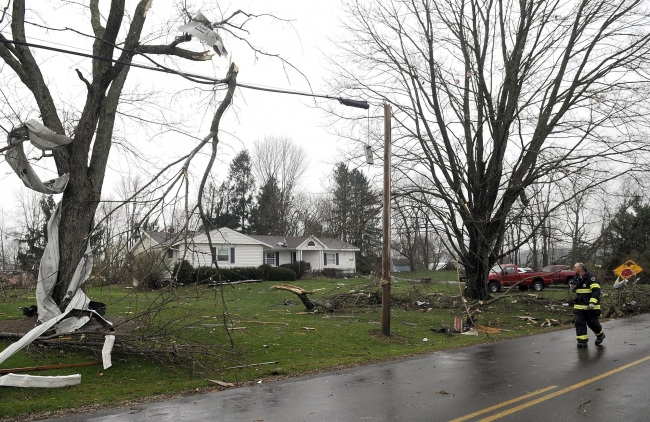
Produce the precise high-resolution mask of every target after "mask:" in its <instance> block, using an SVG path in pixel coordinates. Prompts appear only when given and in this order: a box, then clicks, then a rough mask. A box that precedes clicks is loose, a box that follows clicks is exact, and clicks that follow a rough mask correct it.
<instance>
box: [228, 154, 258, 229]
mask: <svg viewBox="0 0 650 422" xmlns="http://www.w3.org/2000/svg"><path fill="white" fill-rule="evenodd" d="M228 181H229V182H230V183H229V185H230V191H229V195H228V200H229V203H230V206H229V209H230V212H231V213H232V215H233V216H234V217H235V218H236V219H237V222H238V226H239V229H240V230H241V231H242V232H243V233H250V228H249V226H250V218H251V210H252V207H253V191H254V188H255V179H254V178H253V172H252V168H251V158H250V155H249V154H248V151H247V150H242V151H241V152H240V153H239V154H237V156H236V157H235V158H234V159H233V160H232V162H231V163H230V172H229V174H228Z"/></svg>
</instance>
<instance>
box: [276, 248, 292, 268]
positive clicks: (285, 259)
mask: <svg viewBox="0 0 650 422" xmlns="http://www.w3.org/2000/svg"><path fill="white" fill-rule="evenodd" d="M291 252H293V251H280V262H279V263H278V266H280V265H282V264H291Z"/></svg>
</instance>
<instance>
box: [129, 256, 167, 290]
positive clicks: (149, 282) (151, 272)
mask: <svg viewBox="0 0 650 422" xmlns="http://www.w3.org/2000/svg"><path fill="white" fill-rule="evenodd" d="M167 271H169V267H168V266H167V263H166V262H165V260H163V259H162V258H161V257H160V255H159V254H158V253H154V252H149V253H143V254H140V255H138V256H135V257H133V256H131V257H129V258H127V262H126V265H125V268H124V270H123V271H122V277H124V278H127V279H128V278H130V279H131V280H133V281H134V282H135V283H137V285H138V286H139V287H141V288H145V289H159V288H161V287H162V286H163V281H164V280H165V276H166V275H167Z"/></svg>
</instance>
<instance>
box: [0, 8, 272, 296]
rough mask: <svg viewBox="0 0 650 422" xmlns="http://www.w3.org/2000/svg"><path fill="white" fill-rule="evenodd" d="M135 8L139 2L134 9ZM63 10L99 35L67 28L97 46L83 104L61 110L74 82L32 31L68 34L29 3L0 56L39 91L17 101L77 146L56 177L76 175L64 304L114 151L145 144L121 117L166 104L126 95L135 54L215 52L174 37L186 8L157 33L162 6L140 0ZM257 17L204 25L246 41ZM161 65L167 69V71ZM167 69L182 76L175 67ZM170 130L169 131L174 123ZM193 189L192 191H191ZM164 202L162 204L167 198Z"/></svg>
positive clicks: (67, 220)
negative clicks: (151, 15)
mask: <svg viewBox="0 0 650 422" xmlns="http://www.w3.org/2000/svg"><path fill="white" fill-rule="evenodd" d="M133 3H135V4H134V5H133ZM61 7H62V8H65V9H66V11H68V12H69V13H77V12H79V13H81V14H82V15H84V16H87V17H88V18H89V23H90V27H91V28H92V34H84V33H82V32H81V31H79V30H78V29H76V28H73V29H71V28H66V29H65V31H69V32H74V33H75V34H76V35H78V36H79V39H80V40H87V41H88V43H89V44H91V45H92V58H91V59H89V60H88V61H89V62H91V63H92V66H89V67H88V70H85V69H84V68H81V69H75V73H76V75H77V76H78V78H79V80H80V81H81V83H82V85H81V86H83V87H84V88H85V89H84V92H83V94H82V96H85V99H83V101H81V103H80V104H78V105H70V106H65V107H64V106H62V105H61V104H62V103H64V102H65V100H64V99H61V98H57V97H55V96H56V95H59V94H60V93H61V92H62V91H67V90H66V89H60V88H59V86H60V85H59V84H60V83H70V81H68V80H67V79H68V78H65V79H66V80H63V81H62V80H60V78H59V75H58V74H54V73H51V74H50V73H48V72H50V71H49V69H48V68H47V67H46V66H45V63H41V62H39V61H40V60H41V59H40V57H42V56H41V55H39V54H35V53H34V50H33V49H32V48H30V45H29V41H30V40H29V38H28V29H30V28H48V29H50V30H52V31H54V30H56V31H63V29H61V28H52V27H49V26H48V24H47V22H43V21H42V19H43V15H42V14H41V13H39V12H38V11H35V10H31V9H27V8H26V1H25V0H14V1H13V2H12V8H11V13H7V14H6V15H3V18H4V19H7V20H8V21H5V22H8V23H7V25H5V26H3V27H2V28H1V30H2V33H0V58H1V59H2V60H3V61H4V64H5V65H6V66H5V68H4V70H5V71H4V73H3V78H4V79H3V80H4V81H5V82H6V81H11V82H12V83H13V84H15V85H16V92H17V91H20V89H26V90H27V91H28V92H29V93H31V98H30V99H28V100H25V99H24V98H23V97H21V96H19V95H15V97H16V101H22V102H23V103H25V104H21V105H22V106H23V108H24V109H25V110H38V114H40V118H41V119H42V122H43V124H44V125H45V126H47V127H48V128H50V129H51V130H53V131H55V132H57V133H59V134H65V133H68V134H70V137H71V138H73V142H72V143H71V144H69V145H68V146H66V147H64V148H60V149H58V150H56V151H54V160H55V163H56V172H57V173H58V175H63V174H66V173H67V174H69V182H68V185H67V188H66V189H65V191H64V193H63V198H62V207H61V210H62V211H61V220H60V239H59V250H60V263H59V266H58V269H59V271H58V277H57V280H58V281H57V284H56V286H55V289H54V292H53V295H52V296H53V299H54V300H55V301H56V302H57V303H60V302H61V301H62V300H63V297H64V295H65V293H66V291H67V285H68V283H69V281H70V279H71V276H72V274H73V271H74V270H75V268H76V266H77V264H78V262H79V261H80V259H81V257H82V255H83V251H84V250H85V248H86V243H87V241H88V239H89V237H90V234H91V231H92V230H93V223H94V222H93V219H94V216H95V211H96V209H97V206H98V204H99V202H100V198H101V193H102V187H103V183H104V179H105V175H106V170H107V163H108V159H109V154H110V152H111V149H112V148H113V147H115V146H117V145H120V146H122V147H123V148H125V149H126V150H129V151H130V153H131V155H132V156H137V155H138V149H137V146H136V145H137V144H136V143H135V142H125V141H126V138H128V137H127V136H126V135H125V134H124V133H120V131H118V130H116V123H123V122H120V119H126V120H128V118H127V117H125V116H127V114H128V112H130V111H132V110H134V109H136V108H137V107H142V106H143V105H145V104H146V103H148V104H150V105H153V106H156V107H159V104H160V99H156V98H154V97H155V95H153V94H151V95H150V96H148V95H145V94H143V93H140V92H138V91H137V89H135V88H132V87H130V88H129V89H134V91H133V93H132V94H131V95H128V94H127V92H128V89H127V90H126V91H125V90H124V88H125V85H126V82H127V76H128V75H129V71H130V69H131V66H130V65H131V64H132V61H133V57H134V56H136V55H144V56H145V57H147V58H149V59H150V62H153V64H155V65H158V63H156V61H155V60H153V59H151V58H150V56H159V57H162V58H164V59H165V60H167V59H168V58H175V59H177V60H190V61H205V60H210V59H211V58H212V54H211V53H210V52H208V51H193V50H191V49H189V48H182V45H184V44H185V43H189V42H190V41H191V40H192V37H190V36H189V35H187V34H183V35H180V36H178V37H174V35H176V34H177V31H176V28H177V26H178V25H179V24H180V23H183V21H186V20H187V19H188V17H189V11H187V10H184V9H183V10H178V12H180V13H179V14H177V16H175V17H173V18H172V19H170V20H169V22H168V23H167V24H166V25H163V28H161V29H156V28H147V27H146V23H147V17H148V12H150V8H152V7H159V6H157V3H156V2H153V3H152V2H151V0H138V1H137V2H129V4H127V2H126V0H114V1H112V2H110V4H108V5H105V6H104V5H102V6H101V7H100V2H99V0H89V1H88V2H64V3H63V4H62V5H61ZM162 7H165V6H164V5H163V6H162ZM127 9H129V10H127ZM216 9H219V8H218V7H217V8H216ZM197 11H198V10H196V11H195V12H197ZM255 18H256V16H255V15H251V14H248V13H244V12H242V11H241V10H237V11H235V12H234V13H232V14H230V15H228V16H224V17H223V18H222V19H221V20H218V21H215V22H204V23H205V24H207V25H209V26H210V27H212V28H215V29H218V30H220V31H224V32H227V33H229V34H230V35H231V36H232V37H233V38H241V39H244V38H246V37H247V36H248V31H247V26H248V24H249V22H251V21H252V20H255ZM36 21H40V22H41V23H39V24H38V25H35V26H34V25H31V24H32V23H34V22H36ZM165 28H166V29H165ZM147 31H148V32H147ZM170 32H171V34H170ZM57 33H58V32H57ZM159 39H163V40H164V39H168V40H169V41H163V44H158V45H156V44H154V43H152V42H151V40H159ZM244 42H246V43H247V44H248V46H249V47H250V48H252V49H253V50H254V51H256V52H257V53H258V54H265V53H264V52H263V51H261V50H258V49H256V48H255V47H254V45H253V44H252V43H250V42H249V40H244ZM80 44H81V42H80V43H78V46H80ZM45 62H47V60H45ZM158 66H159V68H164V66H160V65H158ZM167 70H168V71H171V72H172V73H174V72H175V71H174V70H171V69H168V68H167ZM176 73H180V72H176ZM235 75H236V69H234V68H233V67H232V66H231V69H230V71H229V73H228V74H227V75H226V78H225V79H223V80H221V83H216V85H215V82H210V85H211V89H210V90H208V94H209V96H210V98H211V99H210V101H212V102H214V104H213V106H216V105H219V104H220V100H219V98H220V97H221V96H222V95H221V94H222V92H223V90H225V89H226V85H227V84H229V85H228V87H227V88H228V89H229V93H230V90H231V89H234V85H233V84H232V82H233V81H234V78H235ZM16 76H17V78H16ZM190 79H191V78H190ZM192 81H193V82H194V83H198V82H201V81H197V80H196V79H192ZM217 82H219V81H217ZM226 97H227V99H228V104H229V102H230V100H231V98H232V96H231V95H230V96H229V97H228V96H227V94H226ZM167 103H169V100H168V101H167ZM221 104H223V102H221ZM125 106H126V107H125ZM218 111H219V110H218ZM221 113H223V110H221ZM31 114H32V115H33V114H36V113H35V112H34V113H31ZM24 117H25V116H21V115H13V116H11V118H10V121H11V124H14V125H16V126H17V125H18V123H20V122H22V121H23V120H24ZM131 117H133V119H134V120H135V121H136V122H137V123H139V124H141V125H144V124H145V123H146V122H147V120H146V119H143V118H141V117H140V116H138V115H137V112H133V114H132V116H131ZM219 118H220V115H219ZM161 120H164V118H163V119H161ZM131 123H132V122H131ZM216 125H218V119H216V118H215V119H213V125H212V127H211V131H213V132H211V133H210V136H209V137H208V138H207V139H204V140H202V141H200V142H199V143H198V144H197V145H198V146H197V147H196V148H198V149H199V150H200V148H202V147H204V146H205V145H207V144H208V143H211V144H212V146H213V152H216V144H217V143H218V138H217V133H216ZM118 126H119V125H118ZM166 127H167V128H169V126H166ZM198 152H199V151H198V150H197V149H195V150H194V151H192V153H190V156H189V159H192V158H194V157H195V156H196V154H197V153H198ZM181 161H183V158H181V159H179V160H177V161H176V162H175V163H172V164H167V165H165V167H164V169H170V168H172V167H173V166H174V165H177V164H178V163H180V162H181ZM212 162H214V158H213V159H212V161H211V162H210V164H211V163H212ZM188 168H189V162H188V161H185V166H184V167H183V169H181V170H180V172H178V173H176V175H175V176H174V177H169V178H167V179H166V180H167V181H168V182H169V183H171V184H172V185H173V184H174V183H176V182H178V181H183V180H187V178H188V177H189V175H188V173H189V170H188ZM162 174H163V172H162V171H161V172H160V173H156V174H152V176H151V177H152V178H153V179H157V178H160V177H162ZM146 186H148V184H145V185H144V187H146ZM187 191H188V190H187V189H186V193H187ZM170 192H171V187H169V188H167V191H166V192H165V193H164V194H163V196H164V195H165V194H169V193H170ZM171 193H173V192H171ZM186 196H187V195H186ZM158 199H159V201H162V199H161V198H158ZM153 205H155V204H152V206H153Z"/></svg>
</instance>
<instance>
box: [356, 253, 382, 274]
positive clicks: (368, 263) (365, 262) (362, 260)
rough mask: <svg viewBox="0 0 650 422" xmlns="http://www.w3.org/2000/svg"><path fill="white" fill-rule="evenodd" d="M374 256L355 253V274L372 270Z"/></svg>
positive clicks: (367, 272) (375, 258)
mask: <svg viewBox="0 0 650 422" xmlns="http://www.w3.org/2000/svg"><path fill="white" fill-rule="evenodd" d="M377 259H378V258H377V257H376V256H362V255H361V254H360V253H359V252H357V253H356V262H357V268H356V270H357V274H362V275H368V274H370V273H371V272H372V268H373V264H374V263H375V262H376V261H377Z"/></svg>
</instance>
